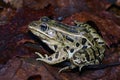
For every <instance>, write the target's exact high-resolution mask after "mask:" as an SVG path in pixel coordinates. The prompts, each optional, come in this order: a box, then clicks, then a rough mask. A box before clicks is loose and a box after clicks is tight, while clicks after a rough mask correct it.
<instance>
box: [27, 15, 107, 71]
mask: <svg viewBox="0 0 120 80" xmlns="http://www.w3.org/2000/svg"><path fill="white" fill-rule="evenodd" d="M75 24H77V25H76V26H74V27H71V26H69V25H66V24H63V23H60V22H57V21H55V20H51V19H49V18H48V17H42V18H41V19H40V20H38V21H33V22H31V23H30V24H29V27H28V28H29V30H30V31H31V32H32V33H33V34H34V35H36V36H38V37H39V38H40V39H41V40H42V41H43V42H44V43H46V44H47V45H48V46H49V47H50V48H51V49H52V50H54V52H55V53H53V54H52V55H50V56H48V55H46V54H45V55H44V56H43V55H42V54H40V53H38V52H35V53H36V54H37V55H38V56H39V58H37V59H36V60H40V61H43V62H45V63H48V64H51V65H53V64H57V63H60V62H63V61H65V60H68V61H69V62H70V63H71V64H70V66H66V67H64V68H62V69H61V70H60V71H59V72H61V71H64V70H67V69H73V68H76V67H79V70H80V71H81V68H82V67H83V66H88V65H94V64H100V63H101V61H102V60H103V58H104V52H105V42H104V40H103V39H102V38H101V36H100V35H98V34H97V32H96V30H95V29H93V28H92V27H91V26H90V25H88V24H86V23H80V22H75Z"/></svg>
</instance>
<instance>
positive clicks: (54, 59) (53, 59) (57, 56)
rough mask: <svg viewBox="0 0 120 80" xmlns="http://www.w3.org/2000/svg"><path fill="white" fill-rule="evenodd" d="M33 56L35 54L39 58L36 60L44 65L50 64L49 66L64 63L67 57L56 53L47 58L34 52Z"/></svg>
mask: <svg viewBox="0 0 120 80" xmlns="http://www.w3.org/2000/svg"><path fill="white" fill-rule="evenodd" d="M35 54H37V55H38V56H39V58H37V59H36V60H40V61H43V62H45V63H48V64H51V65H52V64H57V63H60V62H62V61H65V60H66V59H67V56H68V55H67V53H60V52H56V53H54V54H52V55H50V56H48V55H47V54H45V56H43V55H42V54H40V53H38V52H35Z"/></svg>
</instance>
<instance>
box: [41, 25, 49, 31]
mask: <svg viewBox="0 0 120 80" xmlns="http://www.w3.org/2000/svg"><path fill="white" fill-rule="evenodd" d="M47 28H48V27H47V25H46V24H41V25H40V29H41V30H42V31H46V30H47Z"/></svg>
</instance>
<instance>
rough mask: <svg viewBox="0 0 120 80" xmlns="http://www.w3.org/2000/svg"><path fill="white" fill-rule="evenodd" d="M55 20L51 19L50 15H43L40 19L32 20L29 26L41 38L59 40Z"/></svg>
mask: <svg viewBox="0 0 120 80" xmlns="http://www.w3.org/2000/svg"><path fill="white" fill-rule="evenodd" d="M54 23H55V21H54V20H51V19H49V18H48V17H42V18H41V19H40V20H38V21H33V22H31V23H30V24H29V25H28V26H29V27H28V28H29V30H30V31H31V32H32V33H33V34H34V35H36V36H38V37H39V38H40V39H41V40H46V41H47V42H48V41H50V40H54V41H57V40H56V39H57V34H56V32H57V30H55V29H54V27H55V26H54Z"/></svg>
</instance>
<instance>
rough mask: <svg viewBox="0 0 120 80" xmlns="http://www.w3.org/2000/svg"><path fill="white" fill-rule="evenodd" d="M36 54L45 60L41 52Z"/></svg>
mask: <svg viewBox="0 0 120 80" xmlns="http://www.w3.org/2000/svg"><path fill="white" fill-rule="evenodd" d="M35 54H37V55H38V56H39V57H40V58H39V59H43V58H44V57H43V55H42V54H40V53H39V52H35Z"/></svg>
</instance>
